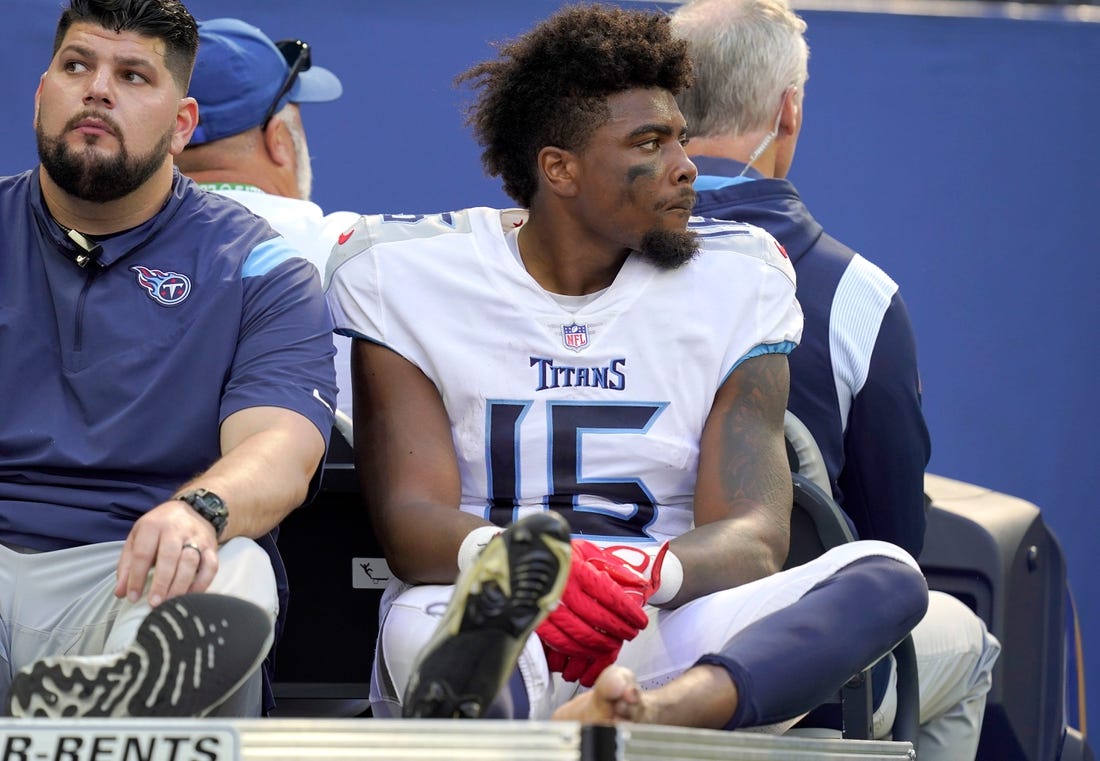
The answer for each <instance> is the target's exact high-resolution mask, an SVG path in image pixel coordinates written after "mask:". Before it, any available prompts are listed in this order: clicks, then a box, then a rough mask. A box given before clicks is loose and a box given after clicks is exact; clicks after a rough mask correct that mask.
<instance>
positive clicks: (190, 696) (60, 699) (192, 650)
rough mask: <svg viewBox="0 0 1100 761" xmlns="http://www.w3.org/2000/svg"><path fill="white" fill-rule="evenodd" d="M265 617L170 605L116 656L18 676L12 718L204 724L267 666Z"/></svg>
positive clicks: (209, 604)
mask: <svg viewBox="0 0 1100 761" xmlns="http://www.w3.org/2000/svg"><path fill="white" fill-rule="evenodd" d="M270 634H271V622H270V620H269V619H268V617H267V614H266V613H265V612H264V611H263V610H262V609H261V608H260V607H259V606H257V605H254V604H252V603H250V602H248V601H247V600H242V599H240V598H237V597H229V596H226V595H218V594H211V593H202V594H189V595H181V596H179V597H173V598H172V599H170V600H167V601H165V602H163V603H161V604H160V605H158V606H157V607H155V608H153V610H152V611H150V613H149V615H148V616H146V617H145V619H144V620H143V621H142V622H141V625H140V626H139V627H138V631H137V636H136V637H135V638H134V641H133V643H131V644H130V646H129V647H127V648H126V649H125V650H123V651H121V652H119V653H112V654H108V655H90V656H54V657H50V658H43V659H42V660H39V661H35V662H34V663H32V664H31V665H29V666H27V667H25V668H24V669H22V670H21V671H20V672H19V673H18V674H16V675H15V679H14V680H13V681H12V684H11V690H10V691H9V693H8V710H9V712H10V714H11V715H12V716H23V717H48V718H69V717H79V716H109V717H122V716H183V717H188V716H189V717H200V716H205V715H206V714H207V713H209V712H210V711H212V710H213V709H214V708H216V707H217V706H218V705H220V704H221V703H222V702H223V701H224V700H225V699H226V698H227V697H229V696H230V695H232V694H233V693H234V692H235V691H236V690H237V688H238V687H240V686H241V685H242V684H243V683H244V682H245V680H246V679H248V677H249V676H251V675H252V673H253V672H254V671H255V669H256V668H257V667H258V666H259V665H260V663H261V662H262V661H263V659H264V655H265V653H264V651H263V645H264V643H266V642H267V640H268V637H269V636H270Z"/></svg>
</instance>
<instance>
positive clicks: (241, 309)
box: [0, 0, 335, 718]
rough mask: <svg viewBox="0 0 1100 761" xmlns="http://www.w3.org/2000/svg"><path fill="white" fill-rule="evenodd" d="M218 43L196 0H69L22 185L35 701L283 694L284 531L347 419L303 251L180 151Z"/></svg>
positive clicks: (8, 305)
mask: <svg viewBox="0 0 1100 761" xmlns="http://www.w3.org/2000/svg"><path fill="white" fill-rule="evenodd" d="M197 42H198V34H197V30H196V24H195V20H194V18H192V16H191V14H190V13H189V12H188V11H187V9H186V8H185V7H184V6H183V5H182V4H181V3H180V2H179V0H72V1H71V3H70V4H69V6H68V7H67V8H66V9H65V10H64V11H63V12H62V14H61V17H60V20H59V22H58V25H57V32H56V35H55V39H54V51H53V57H52V60H51V61H50V64H49V67H48V69H47V70H46V72H45V73H44V74H43V76H42V78H41V80H40V82H39V85H38V90H37V92H36V93H35V114H34V124H35V131H36V134H37V138H38V150H39V157H40V160H41V164H40V166H38V167H36V168H34V169H31V170H29V171H27V172H24V173H22V174H19V175H16V176H13V177H5V178H0V217H2V218H3V220H4V236H3V240H2V241H0V356H3V358H4V361H3V363H2V364H0V387H2V389H3V398H4V399H5V406H4V412H3V415H0V452H3V457H2V458H0V579H2V580H3V581H2V586H3V588H4V589H5V590H7V594H6V596H5V597H4V599H3V601H0V622H2V626H0V629H2V630H3V632H4V635H3V637H2V638H0V657H2V659H3V660H4V661H5V663H6V664H7V665H6V667H5V668H4V669H3V672H2V675H0V695H3V696H5V700H4V705H5V707H6V710H7V712H10V713H11V714H13V715H17V716H64V717H69V718H71V717H79V716H132V715H151V716H202V715H206V714H210V713H216V714H218V715H228V716H247V715H258V714H260V712H261V710H262V708H261V707H262V702H261V686H262V684H261V683H262V678H261V669H260V663H261V661H262V660H263V659H264V656H265V654H266V653H267V651H268V649H269V647H270V646H271V643H272V640H273V635H274V629H275V627H274V626H273V624H274V622H275V621H276V616H277V613H278V611H279V608H280V605H279V597H280V595H281V594H282V592H283V590H284V589H285V577H284V575H283V574H282V573H281V565H280V564H279V560H278V554H277V552H276V551H275V546H274V541H273V537H272V531H273V530H274V529H275V528H276V527H277V525H278V523H279V521H280V520H281V519H282V518H283V517H284V516H285V515H286V514H287V513H288V512H289V511H290V510H292V509H294V508H295V507H297V506H298V505H300V504H301V503H302V502H303V501H304V500H305V499H306V497H307V494H308V492H309V489H310V483H311V479H312V478H313V477H314V475H315V473H316V472H317V469H318V465H319V463H320V460H321V458H322V456H323V453H324V449H325V446H326V441H327V435H328V432H329V431H330V430H331V426H332V405H333V404H334V403H335V383H334V373H333V369H332V353H333V349H332V342H331V340H330V339H329V333H330V331H331V319H330V318H329V316H328V313H327V309H326V307H325V303H324V298H323V295H322V293H321V290H320V283H319V280H318V278H317V275H316V273H315V272H314V270H313V267H312V266H311V265H310V264H309V263H308V262H307V261H305V260H304V259H302V258H300V256H299V255H297V253H296V252H295V251H294V250H293V249H292V248H291V247H290V246H289V245H288V244H287V243H286V241H284V240H283V239H282V238H281V237H279V236H278V235H277V234H276V233H275V232H274V231H273V230H272V229H271V228H270V227H269V226H268V225H267V224H266V223H264V222H263V221H262V220H259V219H257V218H256V217H254V216H253V215H252V214H250V213H248V212H247V211H246V210H244V209H242V208H241V207H240V206H239V205H238V204H235V203H233V202H232V201H229V200H227V199H224V198H221V197H219V196H216V195H213V194H209V193H205V192H203V191H202V190H200V189H199V188H197V187H196V186H195V184H194V183H193V182H191V181H190V180H188V179H187V178H184V177H183V176H182V175H180V174H179V173H178V172H177V171H176V170H175V168H174V166H173V163H172V156H173V155H174V154H178V153H179V152H180V151H181V150H183V147H184V145H186V144H187V141H188V139H189V138H190V136H191V133H192V131H193V130H194V128H195V124H196V121H197V107H196V105H195V101H194V99H191V98H188V97H186V92H187V84H188V79H189V77H190V74H191V68H192V65H193V63H194V58H195V50H196V46H197ZM265 550H266V551H265ZM197 654H201V655H202V656H203V657H197ZM164 673H187V674H188V681H189V683H188V687H187V688H186V689H182V690H181V689H178V688H177V686H176V684H175V681H176V680H174V679H167V680H166V679H164V677H163V675H164ZM13 674H14V678H13V677H12V675H13Z"/></svg>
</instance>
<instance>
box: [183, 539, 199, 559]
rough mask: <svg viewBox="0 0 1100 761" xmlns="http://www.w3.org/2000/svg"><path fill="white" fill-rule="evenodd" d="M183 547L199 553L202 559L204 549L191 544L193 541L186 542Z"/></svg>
mask: <svg viewBox="0 0 1100 761" xmlns="http://www.w3.org/2000/svg"><path fill="white" fill-rule="evenodd" d="M182 549H185V550H194V551H195V552H197V553H199V560H200V561H201V560H202V550H200V549H199V548H198V546H196V545H194V544H191V542H184V543H183V547H182Z"/></svg>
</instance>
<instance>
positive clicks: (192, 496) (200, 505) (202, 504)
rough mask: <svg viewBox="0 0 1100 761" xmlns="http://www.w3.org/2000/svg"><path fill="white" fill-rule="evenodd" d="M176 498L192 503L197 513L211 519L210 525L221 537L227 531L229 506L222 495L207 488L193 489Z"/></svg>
mask: <svg viewBox="0 0 1100 761" xmlns="http://www.w3.org/2000/svg"><path fill="white" fill-rule="evenodd" d="M176 499H178V500H180V501H181V502H186V503H187V504H189V505H191V507H193V508H194V509H195V512H196V513H198V514H199V515H201V516H202V517H203V518H206V520H208V521H210V525H212V526H213V527H214V534H215V535H216V536H217V537H218V538H219V539H221V537H222V532H223V531H225V523H226V521H228V520H229V508H227V507H226V506H225V502H223V501H222V498H221V497H219V496H218V495H217V494H215V493H214V492H212V491H207V490H206V489H192V490H191V491H186V492H184V493H183V494H180V495H179V496H177V497H176Z"/></svg>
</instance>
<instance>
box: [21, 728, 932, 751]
mask: <svg viewBox="0 0 1100 761" xmlns="http://www.w3.org/2000/svg"><path fill="white" fill-rule="evenodd" d="M0 758H5V759H9V761H15V760H16V759H18V760H19V761H50V760H52V759H65V760H66V761H93V760H94V761H358V760H359V759H362V761H437V760H438V761H651V760H652V761H681V760H682V761H709V760H710V759H723V760H724V761H803V760H805V761H810V760H811V759H814V760H815V761H816V760H818V759H822V760H824V761H849V760H851V761H892V760H899V761H913V759H915V758H916V756H915V754H914V753H913V749H912V746H911V745H910V744H909V743H894V742H875V741H860V740H833V739H814V738H804V737H774V736H771V735H762V734H756V733H750V732H718V731H711V730H695V729H682V728H679V727H659V726H643V725H635V724H624V725H619V726H617V727H594V726H583V725H581V724H579V723H576V722H556V721H494V720H478V721H455V720H448V719H427V720H396V719H159V720H155V719H79V720H69V719H61V720H49V719H0Z"/></svg>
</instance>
